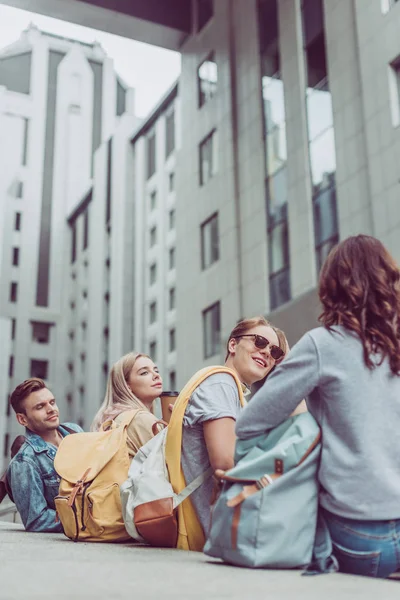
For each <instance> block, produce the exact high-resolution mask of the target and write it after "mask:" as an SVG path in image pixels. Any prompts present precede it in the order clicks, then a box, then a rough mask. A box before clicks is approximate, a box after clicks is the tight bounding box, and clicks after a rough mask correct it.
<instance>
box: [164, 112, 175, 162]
mask: <svg viewBox="0 0 400 600" xmlns="http://www.w3.org/2000/svg"><path fill="white" fill-rule="evenodd" d="M173 150H175V110H171V111H170V112H169V113H168V114H167V116H166V117H165V156H166V158H168V156H169V155H170V154H171V152H172V151H173Z"/></svg>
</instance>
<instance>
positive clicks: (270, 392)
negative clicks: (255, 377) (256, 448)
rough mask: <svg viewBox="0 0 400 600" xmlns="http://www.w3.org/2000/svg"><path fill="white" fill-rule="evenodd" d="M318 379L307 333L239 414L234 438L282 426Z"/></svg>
mask: <svg viewBox="0 0 400 600" xmlns="http://www.w3.org/2000/svg"><path fill="white" fill-rule="evenodd" d="M319 377H320V367H319V358H318V352H317V348H316V346H315V343H314V340H313V338H312V336H311V335H310V334H309V333H306V334H305V335H304V336H303V337H302V338H301V339H300V341H299V342H298V343H297V344H296V345H295V346H293V348H292V350H291V351H290V353H289V354H288V356H287V358H285V360H284V361H283V362H282V363H281V364H280V365H279V366H278V367H277V369H276V370H275V371H274V372H273V373H272V375H271V376H270V377H268V378H267V380H266V382H265V383H264V385H263V386H262V388H260V389H259V390H258V392H257V393H256V394H255V395H254V396H253V398H252V399H251V400H250V402H249V404H248V405H247V406H246V408H245V409H244V410H243V411H242V413H241V414H240V416H239V418H238V420H237V422H236V435H237V436H238V437H239V438H241V439H247V438H250V437H253V436H256V435H259V434H261V433H264V432H266V431H268V430H269V429H272V428H273V427H276V426H277V425H279V424H280V423H282V422H283V421H284V420H285V419H287V418H288V417H289V416H290V415H291V413H292V412H293V411H294V409H295V408H296V407H297V405H298V404H299V403H300V402H301V400H303V398H305V397H306V396H308V395H309V394H310V393H311V392H312V391H313V390H314V389H315V388H316V387H317V386H318V382H319Z"/></svg>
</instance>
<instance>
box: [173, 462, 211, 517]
mask: <svg viewBox="0 0 400 600" xmlns="http://www.w3.org/2000/svg"><path fill="white" fill-rule="evenodd" d="M213 473H214V469H213V468H212V467H209V468H208V469H207V471H204V473H201V474H200V475H198V476H197V477H196V479H193V481H192V482H190V483H189V485H187V486H186V487H185V488H184V489H183V490H182V491H181V492H180V493H179V494H177V495H176V496H175V500H174V508H176V507H177V506H179V505H180V504H181V503H182V502H183V501H184V500H186V498H187V497H188V496H190V494H191V493H192V492H195V491H196V490H197V488H199V487H200V486H201V484H202V483H204V482H205V481H206V480H207V479H208V478H209V477H211V475H212V474H213Z"/></svg>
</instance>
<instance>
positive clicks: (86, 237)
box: [82, 208, 89, 250]
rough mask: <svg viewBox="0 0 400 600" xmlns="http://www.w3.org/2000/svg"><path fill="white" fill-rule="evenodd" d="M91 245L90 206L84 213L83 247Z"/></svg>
mask: <svg viewBox="0 0 400 600" xmlns="http://www.w3.org/2000/svg"><path fill="white" fill-rule="evenodd" d="M88 245H89V208H87V209H86V210H85V212H84V214H83V246H82V247H83V249H84V250H86V248H87V247H88Z"/></svg>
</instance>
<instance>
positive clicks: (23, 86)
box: [0, 26, 133, 459]
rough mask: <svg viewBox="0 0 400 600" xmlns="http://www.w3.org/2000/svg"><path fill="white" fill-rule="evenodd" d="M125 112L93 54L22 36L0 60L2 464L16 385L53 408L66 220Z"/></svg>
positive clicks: (68, 43) (127, 98)
mask: <svg viewBox="0 0 400 600" xmlns="http://www.w3.org/2000/svg"><path fill="white" fill-rule="evenodd" d="M132 102H133V98H132V92H130V91H128V90H127V89H126V86H125V85H124V84H123V82H122V81H121V80H120V79H119V78H118V77H117V75H116V73H115V71H114V68H113V62H112V60H111V59H109V58H108V57H107V56H106V55H105V53H104V51H103V50H102V48H101V47H100V46H99V45H98V44H85V43H80V42H76V41H74V40H69V39H65V38H60V37H57V36H53V35H50V34H45V33H42V32H41V31H39V30H38V29H37V28H36V27H34V26H31V27H30V28H29V29H28V30H27V31H25V32H23V34H22V36H21V38H20V39H19V40H18V41H17V42H15V43H14V44H12V45H11V46H9V47H7V48H5V49H4V50H2V51H1V53H0V169H1V173H0V202H1V211H0V212H1V215H2V216H1V220H2V222H1V262H0V268H1V279H2V287H1V294H0V317H2V318H5V319H8V320H10V333H9V338H10V340H9V342H10V345H11V347H10V350H9V352H8V356H7V362H8V373H7V381H6V382H5V383H4V385H3V382H2V384H1V389H2V390H3V387H4V389H5V390H6V393H5V394H3V393H2V396H1V401H0V404H1V414H2V418H1V421H2V422H3V420H4V418H5V426H4V431H3V436H2V440H0V441H2V442H3V444H2V449H1V458H2V459H3V457H6V456H7V455H8V450H9V445H10V442H11V441H12V436H13V435H14V434H15V433H16V432H17V431H18V426H17V424H16V421H15V418H14V415H11V411H10V407H9V405H8V402H7V398H8V394H9V393H10V392H11V391H12V389H13V388H14V387H15V385H16V384H17V383H19V382H21V381H23V380H24V379H26V378H27V377H30V376H36V377H41V378H43V379H45V380H46V381H47V382H48V385H49V387H50V388H51V389H52V390H53V391H54V393H55V395H56V398H57V399H59V400H60V401H61V402H60V403H61V404H63V398H64V387H65V384H66V381H67V379H68V371H67V368H66V361H65V356H66V329H67V326H66V319H65V315H66V313H65V304H66V302H65V291H66V290H65V287H64V273H65V272H66V270H67V268H68V260H67V250H68V247H69V235H68V227H67V223H66V217H67V215H68V214H69V213H70V211H71V209H72V207H74V206H76V204H77V202H78V200H79V199H80V198H81V197H82V195H83V194H84V192H85V190H86V189H87V188H88V185H89V184H90V181H91V179H92V178H93V171H94V153H95V151H96V149H97V148H99V147H100V145H101V144H102V142H103V141H104V140H106V139H108V138H109V137H110V135H111V133H113V132H114V130H115V128H116V126H117V124H118V122H119V120H120V119H121V116H122V115H123V114H124V113H127V112H128V113H129V112H131V113H132V111H133V104H132ZM82 277H84V275H82ZM3 345H4V347H5V348H6V347H7V346H8V341H7V340H5V341H4V342H3ZM63 416H64V415H63ZM65 416H66V415H65Z"/></svg>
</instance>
